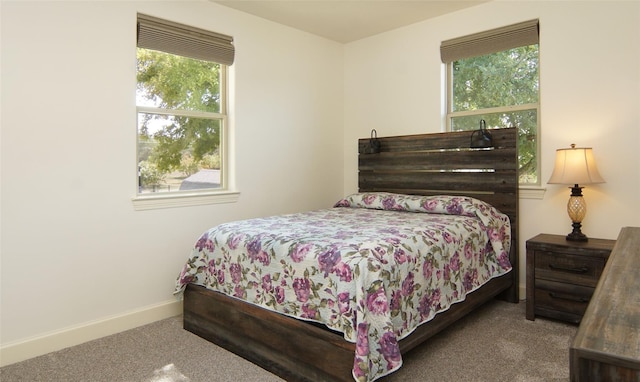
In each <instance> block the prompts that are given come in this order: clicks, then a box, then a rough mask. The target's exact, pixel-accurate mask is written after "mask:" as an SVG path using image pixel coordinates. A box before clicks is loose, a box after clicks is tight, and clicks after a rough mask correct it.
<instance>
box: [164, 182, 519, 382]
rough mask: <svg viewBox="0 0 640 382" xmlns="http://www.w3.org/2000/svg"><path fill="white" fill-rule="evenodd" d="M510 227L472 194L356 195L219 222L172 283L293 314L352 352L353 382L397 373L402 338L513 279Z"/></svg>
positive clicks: (178, 286)
mask: <svg viewBox="0 0 640 382" xmlns="http://www.w3.org/2000/svg"><path fill="white" fill-rule="evenodd" d="M510 232H511V230H510V223H509V219H508V217H507V216H506V215H504V214H502V213H500V212H499V211H498V210H496V209H495V208H493V207H492V206H490V205H488V204H486V203H484V202H482V201H479V200H476V199H473V198H469V197H454V196H430V197H429V196H412V195H400V194H389V193H360V194H354V195H351V196H349V197H347V198H345V199H343V200H341V201H339V202H338V203H337V204H336V205H335V207H334V208H330V209H325V210H318V211H311V212H304V213H298V214H290V215H282V216H274V217H268V218H262V219H252V220H246V221H238V222H232V223H227V224H222V225H219V226H217V227H215V228H212V229H210V230H209V231H207V232H205V233H204V234H203V235H202V236H201V237H200V238H199V239H198V241H197V242H196V244H195V247H194V248H193V250H192V252H191V256H190V258H189V259H188V261H187V263H186V264H185V266H184V268H183V270H182V272H181V273H180V276H179V277H178V280H177V285H176V293H177V294H179V293H181V292H182V291H183V290H184V288H185V286H186V285H187V284H189V283H195V284H198V285H203V286H205V287H207V288H209V289H212V290H216V291H218V292H222V293H225V294H227V295H229V296H234V297H237V298H240V299H243V300H246V301H248V302H250V303H253V304H256V305H259V306H262V307H264V308H267V309H270V310H273V311H276V312H280V313H283V314H286V315H289V316H292V317H296V318H300V319H305V320H312V321H317V322H321V323H323V324H325V325H326V326H327V327H329V328H331V329H334V330H337V331H340V332H341V333H343V334H344V338H345V339H346V340H348V341H351V342H354V343H355V344H356V352H355V355H354V363H353V377H354V378H355V380H357V381H361V380H362V381H365V380H366V381H373V380H376V379H378V378H380V377H382V376H385V375H387V374H389V373H391V372H393V371H395V370H397V369H398V368H400V366H401V365H402V359H401V356H400V350H399V347H398V341H399V340H401V339H402V338H404V337H406V336H408V335H409V334H410V333H411V332H412V331H413V330H415V329H416V328H417V327H418V326H419V325H420V324H422V323H424V322H427V321H429V320H431V319H432V318H433V317H434V316H435V315H436V313H438V312H441V311H444V310H447V309H448V308H449V307H450V306H451V305H452V304H454V303H456V302H459V301H462V300H464V299H465V296H466V294H467V293H470V292H472V291H473V290H475V289H477V288H479V287H480V286H481V285H482V284H484V283H485V282H487V281H488V280H490V279H491V278H494V277H497V276H500V275H502V274H504V273H507V272H508V271H510V270H511V265H510V263H509V256H508V254H509V249H510V243H511V238H510Z"/></svg>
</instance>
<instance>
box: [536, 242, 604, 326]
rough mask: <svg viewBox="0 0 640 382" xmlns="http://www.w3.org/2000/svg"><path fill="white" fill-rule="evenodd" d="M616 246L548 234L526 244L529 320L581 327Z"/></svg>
mask: <svg viewBox="0 0 640 382" xmlns="http://www.w3.org/2000/svg"><path fill="white" fill-rule="evenodd" d="M615 242H616V241H615V240H606V239H591V238H590V239H589V241H588V242H574V241H567V240H566V238H565V236H561V235H548V234H540V235H538V236H536V237H534V238H531V239H529V240H527V314H526V315H527V319H528V320H534V319H535V316H545V317H549V318H554V319H558V320H564V321H568V322H573V323H576V324H577V323H580V320H581V319H582V315H583V314H584V311H585V310H586V309H587V305H588V304H589V300H590V299H591V295H592V294H593V291H594V289H595V287H596V284H598V280H599V279H600V275H601V274H602V270H603V269H604V266H605V264H606V262H607V259H608V258H609V254H611V250H612V249H613V245H614V244H615Z"/></svg>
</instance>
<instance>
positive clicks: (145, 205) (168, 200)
mask: <svg viewBox="0 0 640 382" xmlns="http://www.w3.org/2000/svg"><path fill="white" fill-rule="evenodd" d="M239 197H240V192H239V191H212V192H198V193H173V194H169V193H165V194H156V195H148V194H147V195H138V196H136V197H134V198H133V199H131V201H132V202H133V208H134V209H135V210H136V211H145V210H156V209H161V208H173V207H190V206H201V205H206V204H220V203H235V202H237V201H238V198H239Z"/></svg>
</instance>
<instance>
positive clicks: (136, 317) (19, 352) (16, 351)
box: [0, 300, 182, 367]
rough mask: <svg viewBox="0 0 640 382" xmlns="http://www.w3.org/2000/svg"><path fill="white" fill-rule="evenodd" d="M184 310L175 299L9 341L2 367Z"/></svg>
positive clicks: (0, 350) (1, 349)
mask: <svg viewBox="0 0 640 382" xmlns="http://www.w3.org/2000/svg"><path fill="white" fill-rule="evenodd" d="M181 313H182V301H178V300H171V301H167V302H164V303H160V304H157V305H152V306H147V307H144V308H141V309H138V310H135V311H131V312H127V313H124V314H120V315H116V316H112V317H108V318H104V319H100V320H96V321H91V322H88V323H84V324H81V325H78V326H74V327H71V328H67V329H63V330H59V331H56V332H52V333H49V334H46V335H42V336H37V337H33V338H30V339H27V340H22V341H18V342H14V343H9V344H6V345H3V346H2V347H0V367H2V366H6V365H10V364H12V363H16V362H20V361H24V360H26V359H29V358H33V357H37V356H40V355H44V354H47V353H50V352H53V351H57V350H61V349H64V348H67V347H70V346H75V345H79V344H81V343H84V342H88V341H91V340H95V339H98V338H102V337H106V336H109V335H112V334H116V333H120V332H123V331H125V330H129V329H133V328H137V327H139V326H142V325H146V324H150V323H152V322H155V321H159V320H163V319H165V318H169V317H174V316H177V315H179V314H181Z"/></svg>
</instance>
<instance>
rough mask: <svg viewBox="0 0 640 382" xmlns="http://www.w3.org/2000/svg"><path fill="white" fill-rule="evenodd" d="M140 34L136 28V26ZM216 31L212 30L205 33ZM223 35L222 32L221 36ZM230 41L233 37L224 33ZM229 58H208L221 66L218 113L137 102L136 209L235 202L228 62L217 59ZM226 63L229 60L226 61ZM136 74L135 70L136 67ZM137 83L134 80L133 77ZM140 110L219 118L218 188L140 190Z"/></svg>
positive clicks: (134, 198)
mask: <svg viewBox="0 0 640 382" xmlns="http://www.w3.org/2000/svg"><path fill="white" fill-rule="evenodd" d="M141 18H142V19H143V20H144V19H152V20H157V21H158V22H159V23H160V24H162V23H164V22H166V23H167V24H170V25H174V26H179V27H180V26H182V27H184V28H185V29H186V28H189V29H196V30H197V28H191V27H188V26H184V25H182V24H176V23H173V22H171V21H165V20H161V19H157V18H153V17H150V16H146V15H142V14H138V22H140V20H141ZM138 33H139V27H138ZM205 33H211V34H215V33H213V32H207V31H205ZM220 36H224V35H220ZM225 37H227V38H229V39H231V41H232V40H233V39H232V38H230V37H228V36H225ZM138 48H140V46H139V45H138V44H136V46H135V49H136V52H137V49H138ZM157 50H159V51H162V52H164V53H167V54H173V55H178V56H183V57H190V56H188V55H182V54H177V53H173V52H169V51H167V50H161V49H157ZM190 58H196V59H202V58H197V57H190ZM228 59H229V57H225V58H224V59H223V60H208V61H211V62H215V63H216V64H218V65H219V66H220V70H219V76H220V78H219V82H220V85H219V92H220V112H219V113H214V112H204V111H195V110H183V109H166V108H157V107H150V106H139V105H138V104H137V102H136V108H135V109H136V127H135V129H136V145H135V150H136V152H135V171H134V174H135V178H134V179H135V182H134V184H135V187H134V190H135V191H134V192H135V193H134V195H135V196H134V197H132V203H133V207H134V209H135V210H136V211H138V210H149V209H159V208H171V207H185V206H196V205H204V204H217V203H233V202H236V201H237V200H238V198H239V195H240V192H239V191H237V190H236V189H235V182H234V177H233V174H232V168H233V163H232V156H231V155H230V151H231V148H230V144H231V140H230V138H229V136H230V135H231V134H230V123H229V71H230V70H229V66H230V64H227V63H223V62H220V61H224V60H228ZM230 60H231V61H230V63H232V62H233V46H231V57H230ZM227 62H229V61H227ZM136 76H137V70H136ZM134 81H136V82H135V83H137V80H136V79H134ZM139 113H151V114H158V115H167V116H186V117H195V118H205V119H212V120H219V121H220V130H221V131H220V145H219V153H220V187H219V188H207V189H199V190H187V191H170V192H157V193H155V192H154V193H140V192H139V191H140V190H139V186H140V180H139V170H138V155H139V153H138V131H137V129H138V123H137V120H138V114H139Z"/></svg>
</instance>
